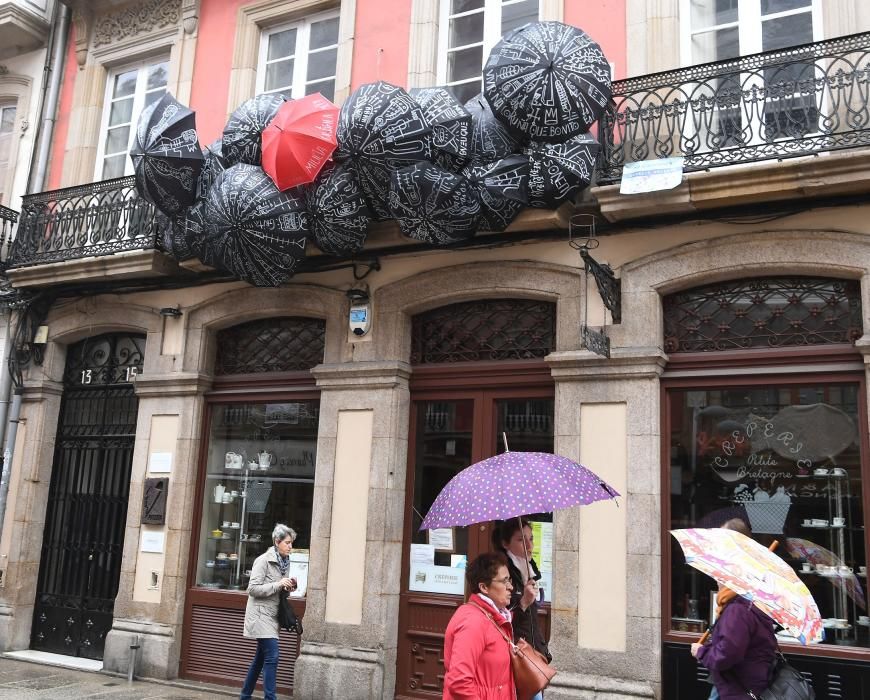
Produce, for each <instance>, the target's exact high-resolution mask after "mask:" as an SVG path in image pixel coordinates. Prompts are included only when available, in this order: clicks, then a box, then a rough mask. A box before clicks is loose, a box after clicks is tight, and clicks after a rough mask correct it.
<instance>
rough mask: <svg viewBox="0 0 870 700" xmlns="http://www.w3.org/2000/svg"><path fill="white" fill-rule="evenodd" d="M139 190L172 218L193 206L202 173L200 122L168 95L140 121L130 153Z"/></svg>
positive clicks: (150, 106)
mask: <svg viewBox="0 0 870 700" xmlns="http://www.w3.org/2000/svg"><path fill="white" fill-rule="evenodd" d="M130 158H131V159H132V161H133V168H134V170H135V172H136V190H137V191H138V192H139V194H140V195H142V197H144V198H145V199H147V200H148V201H149V202H151V203H153V204H154V205H155V206H156V207H157V208H158V209H160V210H161V211H162V212H164V213H165V214H168V215H170V216H172V215H173V214H177V213H178V212H180V211H181V210H182V209H184V208H185V207H187V206H190V205H191V204H193V200H194V198H195V197H196V183H197V180H198V179H199V173H200V170H201V169H202V151H200V149H199V142H198V140H197V138H196V118H195V116H194V114H193V112H191V111H190V110H189V109H188V108H187V107H185V106H184V105H183V104H181V103H180V102H178V101H177V100H176V99H175V98H174V97H173V96H172V95H170V94H169V93H168V92H167V93H166V94H164V95H163V97H161V98H160V99H159V100H157V102H155V103H154V104H152V105H149V106H148V107H146V108H145V109H144V110H143V112H142V115H141V116H140V117H139V123H138V125H137V127H136V138H135V139H134V141H133V147H132V148H131V149H130Z"/></svg>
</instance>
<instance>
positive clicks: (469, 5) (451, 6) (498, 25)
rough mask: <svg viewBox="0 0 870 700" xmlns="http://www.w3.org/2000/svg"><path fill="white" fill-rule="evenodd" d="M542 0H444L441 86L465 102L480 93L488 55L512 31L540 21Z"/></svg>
mask: <svg viewBox="0 0 870 700" xmlns="http://www.w3.org/2000/svg"><path fill="white" fill-rule="evenodd" d="M540 11H541V10H540V2H539V0H441V16H440V19H439V23H438V26H439V38H438V83H439V85H447V86H448V87H449V88H450V90H451V91H452V92H453V94H454V95H456V97H457V98H458V99H459V100H460V101H461V102H466V101H468V100H470V99H471V98H472V97H474V96H475V95H476V94H477V93H479V92H480V91H481V87H482V86H481V78H480V76H481V72H482V71H483V65H484V63H486V59H487V58H489V52H490V51H491V50H492V47H493V46H495V45H496V44H497V43H498V40H499V39H501V38H502V36H504V34H506V33H507V32H509V31H510V30H511V29H516V28H517V27H521V26H522V25H524V24H526V23H528V22H536V21H537V20H538V19H539V17H540Z"/></svg>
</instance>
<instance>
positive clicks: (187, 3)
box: [181, 0, 199, 34]
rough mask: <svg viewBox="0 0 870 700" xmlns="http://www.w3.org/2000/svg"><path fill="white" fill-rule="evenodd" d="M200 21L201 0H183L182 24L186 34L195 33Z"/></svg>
mask: <svg viewBox="0 0 870 700" xmlns="http://www.w3.org/2000/svg"><path fill="white" fill-rule="evenodd" d="M198 22H199V0H181V26H182V27H184V33H185V34H193V33H194V32H195V31H196V25H197V23H198Z"/></svg>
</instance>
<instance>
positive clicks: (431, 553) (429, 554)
mask: <svg viewBox="0 0 870 700" xmlns="http://www.w3.org/2000/svg"><path fill="white" fill-rule="evenodd" d="M416 564H419V565H421V566H433V565H434V564H435V545H431V544H412V545H411V567H413V566H414V565H416Z"/></svg>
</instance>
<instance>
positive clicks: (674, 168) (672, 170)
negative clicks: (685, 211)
mask: <svg viewBox="0 0 870 700" xmlns="http://www.w3.org/2000/svg"><path fill="white" fill-rule="evenodd" d="M682 181H683V158H682V156H679V157H677V158H656V159H654V160H639V161H637V162H634V163H626V164H625V166H624V167H623V168H622V180H621V181H620V183H619V194H643V193H644V192H659V191H661V190H672V189H674V187H676V186H677V185H679V184H680V183H681V182H682Z"/></svg>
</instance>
